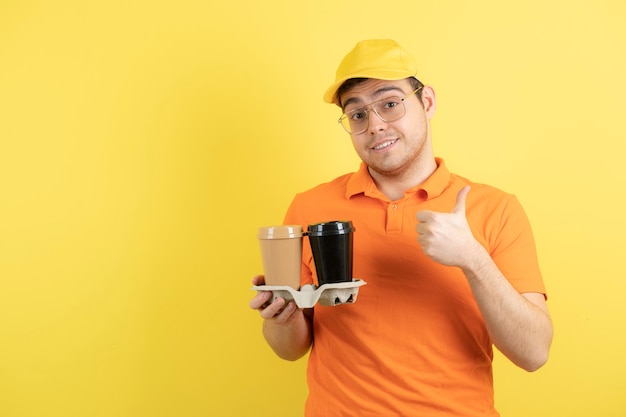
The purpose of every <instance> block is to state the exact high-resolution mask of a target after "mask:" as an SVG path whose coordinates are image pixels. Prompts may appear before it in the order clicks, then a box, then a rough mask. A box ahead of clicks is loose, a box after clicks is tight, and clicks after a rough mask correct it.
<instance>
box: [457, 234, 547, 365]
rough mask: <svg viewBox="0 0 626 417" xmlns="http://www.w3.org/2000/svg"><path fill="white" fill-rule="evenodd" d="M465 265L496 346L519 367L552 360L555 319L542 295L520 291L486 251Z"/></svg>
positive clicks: (479, 250)
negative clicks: (549, 357) (551, 348)
mask: <svg viewBox="0 0 626 417" xmlns="http://www.w3.org/2000/svg"><path fill="white" fill-rule="evenodd" d="M473 259H474V262H472V263H471V265H468V266H467V267H464V268H463V271H464V273H465V275H466V277H467V279H468V282H469V284H470V287H471V289H472V292H473V294H474V298H475V299H476V302H477V304H478V307H479V309H480V311H481V313H482V315H483V319H484V320H485V325H486V327H487V331H488V332H489V335H490V337H491V340H492V341H493V343H494V345H495V346H496V347H497V348H498V349H499V350H500V351H501V352H502V353H503V354H504V355H505V356H507V357H508V358H509V359H510V360H511V361H512V362H513V363H515V364H516V365H518V366H519V367H521V368H523V369H525V370H527V371H534V370H536V369H539V368H540V367H541V366H542V365H543V364H544V363H545V362H546V361H547V359H548V353H549V350H550V345H551V343H552V322H551V320H550V315H549V313H548V310H547V306H546V304H545V299H544V298H543V295H542V294H536V293H528V294H520V293H518V292H517V291H516V290H515V289H514V288H513V286H512V285H511V284H510V283H509V282H508V281H507V280H506V278H505V277H504V275H502V273H501V272H500V270H499V269H498V267H497V266H496V264H495V263H494V262H493V260H492V259H491V257H490V256H489V254H488V253H487V251H486V250H484V248H483V247H482V246H481V247H480V248H477V250H476V254H475V256H474V257H473Z"/></svg>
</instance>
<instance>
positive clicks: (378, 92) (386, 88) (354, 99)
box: [342, 85, 404, 109]
mask: <svg viewBox="0 0 626 417" xmlns="http://www.w3.org/2000/svg"><path fill="white" fill-rule="evenodd" d="M388 91H399V92H401V93H402V94H404V90H403V89H402V88H400V87H398V86H397V85H386V86H384V87H381V88H379V89H378V90H376V91H374V94H372V96H373V97H374V101H376V99H377V98H378V97H380V96H381V95H382V94H384V93H386V92H388ZM362 102H363V100H361V99H360V98H359V97H350V98H349V99H347V100H346V101H345V103H342V105H343V108H344V109H345V108H346V107H348V105H349V104H359V103H362Z"/></svg>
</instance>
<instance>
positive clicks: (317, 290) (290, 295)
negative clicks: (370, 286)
mask: <svg viewBox="0 0 626 417" xmlns="http://www.w3.org/2000/svg"><path fill="white" fill-rule="evenodd" d="M365 284H367V283H366V282H365V281H363V280H360V279H356V278H355V279H353V280H352V282H337V283H330V284H322V285H320V286H319V287H316V286H315V285H312V284H309V285H303V286H302V288H300V290H299V291H298V290H296V289H294V288H292V287H290V286H288V285H255V286H254V287H252V290H254V291H271V292H272V301H274V300H275V299H277V298H278V297H282V298H284V299H285V301H287V302H289V301H291V300H294V301H295V302H296V305H297V306H298V307H299V308H311V307H313V306H315V304H317V303H318V302H319V304H320V305H323V306H337V305H341V304H353V303H355V302H356V298H357V295H358V294H359V287H361V286H363V285H365Z"/></svg>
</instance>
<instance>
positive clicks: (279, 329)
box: [263, 303, 313, 361]
mask: <svg viewBox="0 0 626 417" xmlns="http://www.w3.org/2000/svg"><path fill="white" fill-rule="evenodd" d="M285 308H286V309H287V308H294V309H295V305H294V304H293V303H290V305H287V307H285ZM311 320H312V318H311V317H309V316H308V314H305V313H304V311H303V310H296V311H294V313H293V316H292V317H291V318H290V320H289V321H288V322H287V323H282V324H276V323H274V322H272V321H271V320H265V322H264V323H263V336H265V340H266V341H267V343H268V344H269V345H270V347H271V348H272V350H273V351H274V352H275V353H276V354H277V355H278V356H279V357H280V358H282V359H286V360H290V361H295V360H297V359H300V358H301V357H303V356H304V355H305V354H306V353H307V352H308V351H309V348H310V347H311V343H312V341H313V337H312V334H313V332H312V325H313V324H312V322H311Z"/></svg>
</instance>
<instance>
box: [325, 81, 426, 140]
mask: <svg viewBox="0 0 626 417" xmlns="http://www.w3.org/2000/svg"><path fill="white" fill-rule="evenodd" d="M423 87H424V86H423V85H421V86H419V87H417V88H416V89H415V90H413V91H411V92H410V93H409V94H407V95H406V96H404V97H401V98H400V103H402V108H403V109H404V112H403V113H402V116H400V117H398V118H397V119H393V120H385V118H384V117H382V116H381V115H380V114H378V112H377V111H376V107H375V106H376V104H378V103H380V102H381V101H385V100H389V99H390V98H393V97H399V96H391V97H386V98H381V99H380V100H376V101H374V102H373V103H370V104H367V105H365V106H361V107H359V108H356V109H354V110H351V111H350V112H349V113H352V112H355V111H357V110H363V111H365V117H366V118H367V124H366V125H365V129H363V130H361V131H360V132H351V131H350V130H349V129H348V128H347V127H346V125H344V123H343V121H344V119H347V118H348V115H347V114H346V112H343V113H342V114H341V116H340V117H339V119H338V120H337V123H339V124H340V125H341V127H342V128H343V130H345V131H346V132H348V133H349V134H350V135H360V134H361V133H363V132H365V131H367V129H368V128H369V119H370V111H372V110H373V111H374V113H376V116H378V118H379V119H380V120H382V121H383V122H385V123H390V122H395V121H396V120H400V119H402V118H403V117H404V115H405V114H406V106H405V104H404V101H405V100H406V99H407V98H409V97H411V96H412V95H413V94H415V93H417V92H418V91H420V90H421V89H422V88H423ZM349 124H350V122H348V125H349Z"/></svg>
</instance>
